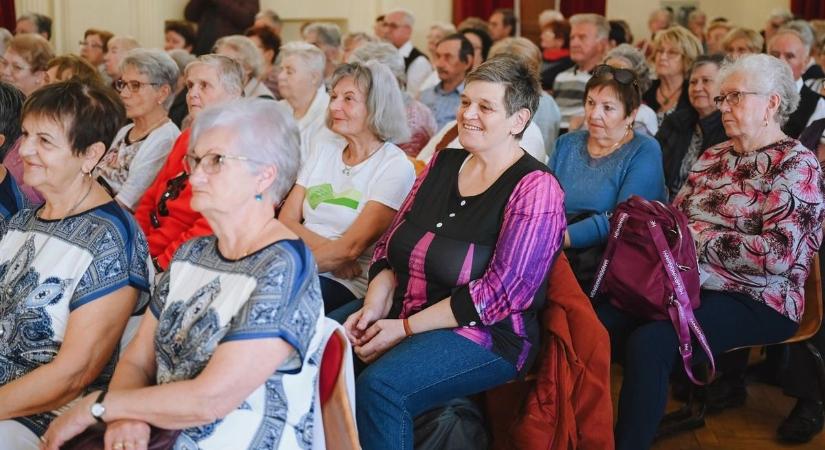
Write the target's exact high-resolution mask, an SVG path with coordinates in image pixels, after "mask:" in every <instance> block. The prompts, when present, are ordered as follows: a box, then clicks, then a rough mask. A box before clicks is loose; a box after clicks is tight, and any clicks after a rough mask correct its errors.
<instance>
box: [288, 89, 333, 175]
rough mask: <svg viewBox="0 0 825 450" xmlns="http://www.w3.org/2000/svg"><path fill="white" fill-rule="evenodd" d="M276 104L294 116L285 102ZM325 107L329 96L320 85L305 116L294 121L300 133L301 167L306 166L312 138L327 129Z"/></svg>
mask: <svg viewBox="0 0 825 450" xmlns="http://www.w3.org/2000/svg"><path fill="white" fill-rule="evenodd" d="M278 103H279V104H280V105H283V106H285V107H286V108H288V109H289V112H290V114H294V111H293V110H292V106H290V104H289V103H288V102H287V101H286V100H281V101H279V102H278ZM327 106H329V94H327V91H326V89H325V88H324V85H323V84H322V85H321V86H318V89H317V90H316V91H315V97H313V98H312V103H310V105H309V109H307V112H306V114H304V116H303V117H301V118H300V119H296V122H297V123H298V131H299V132H300V133H301V165H304V164H306V162H307V160H308V159H309V155H310V153H312V141H313V138H315V136H316V135H317V134H318V133H321V132H322V131H324V130H326V129H327Z"/></svg>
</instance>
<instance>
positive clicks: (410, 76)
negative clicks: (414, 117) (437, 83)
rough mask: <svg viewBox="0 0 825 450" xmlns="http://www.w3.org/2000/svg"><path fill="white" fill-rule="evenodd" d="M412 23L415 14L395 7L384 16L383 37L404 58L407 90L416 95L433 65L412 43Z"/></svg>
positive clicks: (413, 22) (413, 23)
mask: <svg viewBox="0 0 825 450" xmlns="http://www.w3.org/2000/svg"><path fill="white" fill-rule="evenodd" d="M414 25H415V16H413V14H412V13H411V12H409V11H407V10H404V9H396V10H394V11H391V12H389V13H387V15H386V16H384V21H383V35H384V39H386V40H388V41H389V42H390V43H391V44H392V45H394V46H395V48H397V49H398V53H400V54H401V57H402V58H404V67H405V68H406V70H407V92H409V93H410V95H412V96H413V97H416V96H417V95H418V92H419V91H420V90H421V84H422V83H423V82H424V80H426V79H427V77H429V76H430V73H432V71H433V66H432V64H430V61H429V60H428V59H427V56H426V55H424V53H423V52H422V51H421V50H419V49H417V48H416V47H414V46H413V44H412V40H411V37H412V29H413V26H414Z"/></svg>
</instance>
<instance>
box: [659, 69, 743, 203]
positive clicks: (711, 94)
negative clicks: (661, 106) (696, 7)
mask: <svg viewBox="0 0 825 450" xmlns="http://www.w3.org/2000/svg"><path fill="white" fill-rule="evenodd" d="M722 62H723V56H722V55H719V54H716V55H709V56H704V55H703V56H700V57H698V58H696V61H695V62H694V63H693V67H692V68H691V70H690V77H689V82H688V83H689V88H688V97H689V98H690V106H691V107H690V108H685V109H682V110H680V111H676V112H674V113H673V114H671V115H669V116H667V117H665V120H664V121H663V122H662V128H661V129H660V130H659V133H658V134H657V135H656V139H657V140H658V141H659V144H660V145H661V146H662V160H663V163H664V169H665V185H666V186H667V190H668V195H669V197H670V198H674V197H675V196H676V194H677V193H678V192H679V190H680V189H681V188H682V185H683V184H684V183H685V180H686V179H687V177H688V174H689V173H690V168H691V167H693V164H694V163H695V162H696V160H697V159H699V156H700V155H701V154H702V152H703V151H704V150H705V149H707V148H710V147H713V146H714V145H716V144H719V143H720V142H724V141H727V140H728V136H727V135H726V134H725V129H724V127H723V126H722V114H721V113H720V112H719V110H718V109H717V108H716V103H715V102H714V101H713V99H714V98H715V97H716V96H717V95H718V91H717V85H716V77H717V75H718V74H719V68H720V67H721V66H722Z"/></svg>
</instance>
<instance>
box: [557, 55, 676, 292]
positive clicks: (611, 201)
mask: <svg viewBox="0 0 825 450" xmlns="http://www.w3.org/2000/svg"><path fill="white" fill-rule="evenodd" d="M640 94H641V90H640V89H639V82H638V80H637V78H636V74H635V73H634V72H632V71H630V70H627V69H616V68H613V67H611V66H608V65H600V66H597V67H596V69H595V70H594V71H593V77H592V78H591V79H590V81H588V82H587V85H586V86H585V93H584V98H585V100H584V113H585V120H584V124H585V127H586V128H585V129H584V130H581V131H576V132H570V133H567V134H565V135H563V136H561V137H560V138H559V140H558V141H557V142H556V152H555V153H554V154H553V159H552V160H550V163H549V166H550V170H552V171H553V173H554V174H555V175H556V177H558V179H559V183H561V186H562V187H563V188H564V197H565V198H564V207H565V213H566V214H567V224H568V228H567V231H566V232H565V235H564V248H565V249H568V251H566V252H565V253H567V257H568V258H569V259H570V265H571V266H572V267H573V272H574V273H575V274H576V278H577V279H578V280H579V283H580V284H581V286H582V289H583V290H584V291H585V292H590V287H591V285H592V283H593V278H594V277H595V271H596V268H597V267H596V266H597V265H598V264H599V263H600V262H601V255H602V253H603V250H604V244H605V243H606V241H607V234H608V232H609V231H610V230H609V229H610V224H609V221H608V216H609V215H610V214H611V213H612V212H613V209H614V208H615V207H616V205H617V204H619V203H621V202H623V201H625V200H627V199H628V198H629V197H630V196H631V195H639V196H641V197H643V198H646V199H648V200H665V199H666V198H667V194H666V193H665V186H664V175H663V174H662V152H661V150H660V148H659V143H658V142H656V140H655V139H653V138H652V137H650V136H648V135H646V134H642V133H637V132H635V131H634V130H633V122H634V121H635V116H636V112H637V111H638V108H639V104H640V103H641V98H640Z"/></svg>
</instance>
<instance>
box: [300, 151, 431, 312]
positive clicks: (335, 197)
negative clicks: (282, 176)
mask: <svg viewBox="0 0 825 450" xmlns="http://www.w3.org/2000/svg"><path fill="white" fill-rule="evenodd" d="M346 145H347V144H346V142H342V141H339V140H333V141H326V142H324V141H321V142H317V143H316V144H315V148H314V149H313V152H312V154H311V155H310V158H309V160H308V161H307V163H306V164H304V165H303V167H302V168H301V171H300V172H299V173H298V181H297V183H296V184H298V185H300V186H302V187H303V188H304V189H306V195H305V197H304V204H303V216H304V226H305V227H307V228H308V229H309V230H310V231H312V232H314V233H317V234H319V235H321V236H323V237H325V238H327V239H333V240H334V239H339V238H340V237H341V236H342V235H343V234H344V233H345V232H346V231H347V229H349V227H350V225H352V223H353V222H354V221H355V219H356V218H357V217H358V215H359V214H361V211H362V210H363V209H364V206H366V204H367V202H369V201H376V202H379V203H381V204H383V205H386V206H388V207H390V208H392V209H395V210H398V208H399V207H401V203H403V202H404V199H405V198H406V197H407V194H408V193H409V192H410V189H411V188H412V185H413V182H414V181H415V169H413V165H412V163H411V162H410V161H409V160H408V159H407V156H406V155H405V154H404V152H403V151H402V150H401V149H400V148H398V147H397V146H396V145H395V144H392V143H389V142H387V143H385V144H384V145H383V146H382V147H381V148H380V149H379V150H377V151H376V152H375V153H374V154H373V155H372V156H371V157H369V158H368V159H367V160H365V161H364V162H362V163H361V164H358V165H356V166H352V167H351V168H350V169H349V175H347V174H346V173H345V172H346V170H345V169H346V166H344V161H343V160H342V153H343V151H344V148H346ZM372 253H373V246H370V247H369V248H368V249H366V250H365V251H364V253H362V254H361V256H359V257H358V263H359V264H360V265H361V268H362V272H361V275H360V276H359V277H358V278H355V279H352V280H344V279H340V278H336V277H335V276H333V275H332V274H331V273H322V274H321V276H325V277H328V278H331V279H333V280H335V281H337V282H339V283H341V284H342V285H344V286H346V288H347V289H349V290H350V291H351V292H352V293H353V294H355V296H356V297H358V298H361V297H363V296H364V294H365V293H366V292H367V270H368V268H369V263H370V258H371V257H372Z"/></svg>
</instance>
